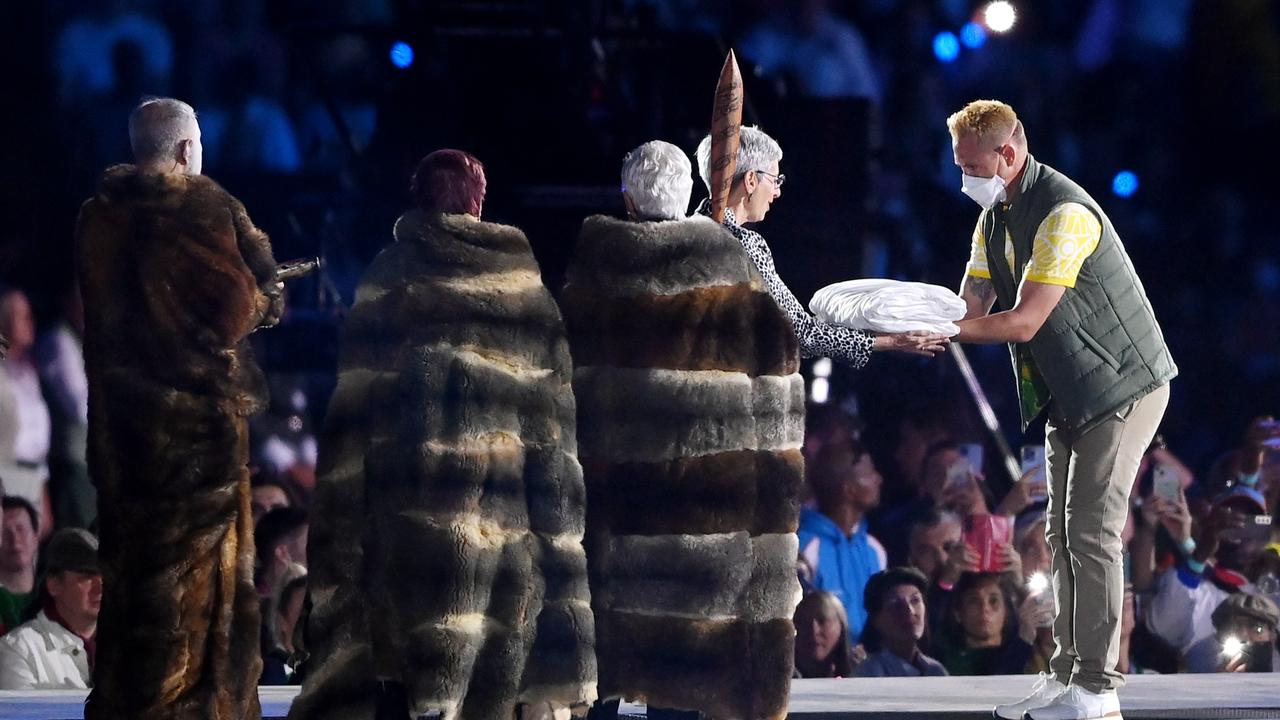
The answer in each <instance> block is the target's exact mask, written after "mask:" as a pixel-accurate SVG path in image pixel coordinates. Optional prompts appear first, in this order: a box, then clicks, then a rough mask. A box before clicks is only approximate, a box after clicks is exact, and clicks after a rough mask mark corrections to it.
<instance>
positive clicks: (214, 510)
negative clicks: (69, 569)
mask: <svg viewBox="0 0 1280 720" xmlns="http://www.w3.org/2000/svg"><path fill="white" fill-rule="evenodd" d="M76 242H77V252H78V258H77V260H78V264H79V274H80V288H81V292H82V293H83V296H84V312H85V342H84V355H85V370H86V372H87V374H88V379H89V472H90V475H91V477H92V479H93V481H94V484H95V485H96V486H97V489H98V517H99V523H100V528H101V531H100V533H101V549H100V557H101V560H102V569H103V599H102V613H101V615H100V618H99V622H98V628H99V629H98V635H97V644H98V651H97V662H96V665H95V667H94V673H93V681H94V688H93V691H92V693H91V694H90V696H89V701H88V705H87V707H86V709H85V717H86V718H88V719H89V720H106V719H108V718H110V720H118V719H119V718H131V719H134V720H162V719H163V720H172V719H173V718H219V719H227V720H232V719H234V720H241V719H242V718H257V717H258V716H259V709H258V691H257V683H258V676H259V674H260V669H261V660H260V658H259V645H258V633H259V618H258V596H257V593H256V592H255V591H254V587H253V559H254V547H253V517H252V514H251V512H250V509H249V504H250V491H249V471H248V469H247V463H248V459H249V449H248V425H247V423H248V418H249V416H250V415H252V414H253V413H255V412H257V411H259V410H260V409H261V408H262V407H263V405H264V402H265V398H266V383H265V380H264V378H263V376H262V373H261V371H260V370H259V369H258V366H257V365H256V363H255V362H254V360H253V356H252V354H251V352H250V349H249V344H248V342H247V338H248V336H249V334H250V333H251V332H253V330H254V328H256V327H257V326H259V325H260V324H264V323H273V322H275V319H276V318H278V317H279V312H280V309H281V307H280V305H279V295H278V294H270V295H269V294H268V292H265V291H267V290H269V288H270V286H271V285H273V284H274V273H273V269H274V266H275V262H274V260H273V259H272V256H271V246H270V243H269V242H268V240H267V236H266V235H265V234H264V233H263V232H261V231H260V230H258V229H257V228H256V227H254V225H253V223H252V222H251V221H250V220H249V216H248V214H247V213H246V212H245V209H244V206H243V205H241V204H240V203H239V202H238V201H237V200H236V199H235V198H233V197H232V196H231V195H229V194H228V193H227V192H226V191H225V190H223V189H222V188H221V187H219V186H218V184H217V183H215V182H214V181H212V180H210V179H208V178H206V177H202V176H186V175H155V174H142V173H139V172H138V171H137V170H136V169H135V168H134V167H133V166H129V165H119V166H116V167H113V168H110V169H108V170H107V171H106V173H105V174H104V176H103V179H102V182H101V185H100V187H99V189H98V191H97V194H96V195H94V196H93V197H92V198H91V199H89V200H88V201H86V202H85V204H84V206H83V207H82V208H81V211H80V218H79V223H78V227H77V239H76Z"/></svg>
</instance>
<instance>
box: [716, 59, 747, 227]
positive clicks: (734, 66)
mask: <svg viewBox="0 0 1280 720" xmlns="http://www.w3.org/2000/svg"><path fill="white" fill-rule="evenodd" d="M741 129H742V73H741V72H739V71H738V59H737V58H736V57H734V55H733V50H732V49H730V50H729V56H728V57H726V58H725V59H724V67H723V68H721V70H720V81H719V82H717V83H716V98H715V105H714V106H713V107H712V109H711V218H712V219H713V220H715V221H716V222H717V223H722V222H724V211H725V208H727V207H728V206H729V188H730V187H731V186H732V185H733V175H734V173H735V172H736V171H737V169H738V142H739V135H740V131H741Z"/></svg>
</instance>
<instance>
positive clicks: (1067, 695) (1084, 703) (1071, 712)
mask: <svg viewBox="0 0 1280 720" xmlns="http://www.w3.org/2000/svg"><path fill="white" fill-rule="evenodd" d="M1026 718H1027V719H1028V720H1103V718H1105V719H1106V720H1123V716H1122V715H1121V714H1120V698H1119V697H1118V696H1117V695H1116V691H1115V690H1108V691H1106V692H1101V693H1095V692H1089V691H1088V690H1085V689H1084V688H1082V687H1080V686H1079V685H1072V686H1071V687H1069V688H1067V691H1066V692H1064V693H1062V694H1061V695H1059V696H1058V699H1057V700H1054V701H1053V702H1052V703H1050V704H1048V705H1045V706H1044V707H1040V708H1036V709H1034V710H1029V711H1028V712H1027V714H1026Z"/></svg>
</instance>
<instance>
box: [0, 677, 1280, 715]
mask: <svg viewBox="0 0 1280 720" xmlns="http://www.w3.org/2000/svg"><path fill="white" fill-rule="evenodd" d="M1033 679H1034V678H1032V677H1030V676H1026V675H1023V676H1001V677H946V678H866V679H856V680H797V681H795V683H793V685H792V691H791V709H790V718H792V720H863V719H870V718H889V719H890V720H905V719H906V718H926V720H944V719H950V718H957V719H959V720H971V719H977V718H981V719H983V720H985V719H986V718H990V717H991V707H992V706H993V705H994V704H995V703H996V702H1003V701H1005V700H1008V699H1017V698H1018V697H1021V696H1022V695H1024V694H1026V692H1027V691H1028V690H1029V689H1030V686H1031V683H1032V681H1033ZM297 693H298V689H297V688H287V687H264V688H261V689H260V695H261V698H262V716H263V717H264V718H283V717H285V715H286V714H287V713H288V710H289V704H290V703H291V702H292V701H293V698H294V697H295V696H296V695H297ZM86 694H87V693H85V692H84V691H75V690H47V691H31V692H14V691H0V719H2V720H81V719H82V718H83V717H84V699H85V696H86ZM1120 704H1121V707H1122V709H1123V711H1124V716H1125V718H1127V719H1128V720H1139V719H1145V718H1162V719H1168V720H1173V719H1178V720H1200V719H1201V718H1214V719H1218V718H1221V719H1223V720H1226V719H1228V718H1249V719H1250V720H1263V719H1266V720H1280V673H1267V674H1261V673H1258V674H1248V675H1246V674H1232V675H1226V674H1223V675H1136V676H1130V677H1129V684H1128V686H1127V687H1126V688H1125V689H1124V690H1122V691H1121V693H1120ZM643 712H644V708H643V706H636V705H628V704H624V705H623V707H622V713H621V714H622V715H625V716H642V715H643Z"/></svg>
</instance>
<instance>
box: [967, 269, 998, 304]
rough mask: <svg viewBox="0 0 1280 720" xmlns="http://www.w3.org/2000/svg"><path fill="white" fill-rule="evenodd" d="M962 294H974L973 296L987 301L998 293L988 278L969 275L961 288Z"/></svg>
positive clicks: (984, 301)
mask: <svg viewBox="0 0 1280 720" xmlns="http://www.w3.org/2000/svg"><path fill="white" fill-rule="evenodd" d="M960 294H961V295H972V296H973V297H975V298H977V299H979V300H981V301H982V302H983V303H986V302H987V301H988V300H991V299H992V298H993V297H995V295H996V287H995V285H992V284H991V281H990V280H989V279H987V278H981V277H974V276H972V275H969V276H967V277H965V279H964V286H963V287H962V288H961V289H960Z"/></svg>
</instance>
